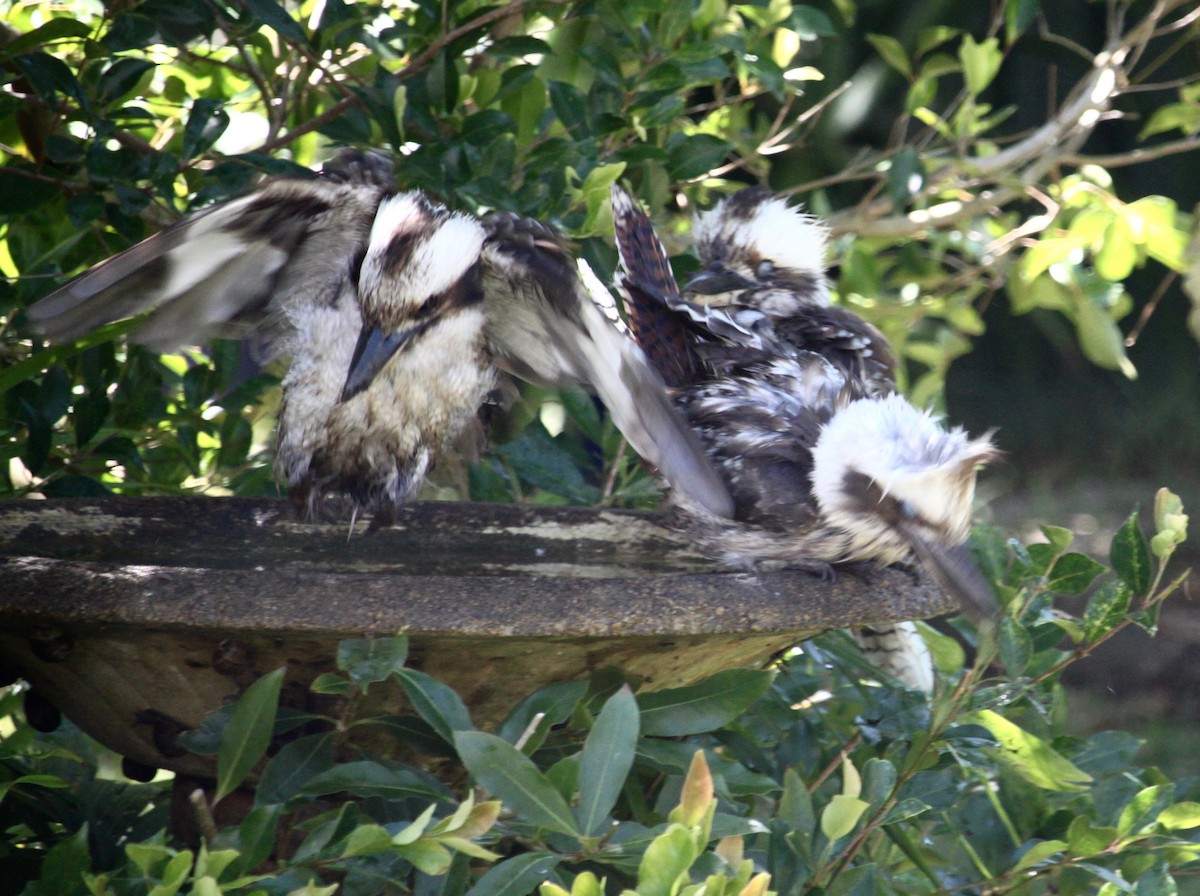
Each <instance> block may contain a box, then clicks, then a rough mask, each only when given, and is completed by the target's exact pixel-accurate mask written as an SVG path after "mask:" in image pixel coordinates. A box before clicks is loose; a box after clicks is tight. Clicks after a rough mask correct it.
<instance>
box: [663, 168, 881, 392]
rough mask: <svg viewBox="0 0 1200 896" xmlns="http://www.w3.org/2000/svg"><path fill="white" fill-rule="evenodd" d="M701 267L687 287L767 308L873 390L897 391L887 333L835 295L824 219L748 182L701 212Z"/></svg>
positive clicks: (732, 304)
mask: <svg viewBox="0 0 1200 896" xmlns="http://www.w3.org/2000/svg"><path fill="white" fill-rule="evenodd" d="M692 234H693V238H694V240H695V244H696V252H697V253H698V254H699V256H700V264H701V270H700V272H699V273H698V274H696V275H695V276H694V277H693V278H692V279H691V280H689V281H688V282H687V283H686V284H685V285H684V288H683V291H684V295H685V296H687V297H688V298H690V299H692V300H693V301H697V302H703V303H704V304H706V305H720V306H722V307H726V308H727V309H731V310H733V311H735V312H736V309H738V308H742V307H746V308H753V309H756V310H758V311H761V312H762V313H763V314H765V315H766V316H767V317H768V318H769V319H770V321H771V324H772V327H773V329H774V331H775V333H776V335H777V336H778V337H779V338H780V339H782V340H784V341H785V342H790V343H791V344H792V345H794V346H796V347H797V348H803V349H806V350H808V351H812V352H816V353H817V354H819V355H821V356H822V357H823V358H825V360H827V361H829V362H830V363H832V364H833V365H834V366H835V367H837V368H839V369H840V370H842V371H844V372H845V373H846V375H847V376H850V377H853V378H855V379H856V380H858V381H860V382H862V383H863V385H864V386H865V388H866V389H867V390H868V391H870V392H875V391H878V392H879V393H880V394H887V393H889V392H892V391H894V389H895V382H894V374H895V370H894V368H895V364H896V360H895V356H894V355H893V353H892V348H891V346H890V345H888V341H887V339H886V338H885V337H884V335H883V334H882V333H880V332H879V330H877V329H876V328H875V327H874V326H872V325H871V324H869V323H868V322H867V321H865V320H863V319H862V318H861V317H859V316H858V315H857V314H855V313H854V312H853V311H850V310H849V309H847V308H843V307H841V306H839V305H834V304H832V303H830V301H829V281H828V278H827V277H826V275H825V255H826V251H827V244H828V232H827V230H826V228H825V226H824V224H822V223H821V222H820V221H819V220H818V219H816V218H814V217H812V216H811V215H806V214H804V213H803V212H802V211H800V210H799V209H797V208H795V207H793V206H789V205H788V204H787V203H786V202H785V201H784V200H783V199H782V198H780V197H779V196H776V195H775V194H774V193H771V192H770V191H768V190H764V189H762V188H761V187H747V188H745V189H743V190H739V191H738V192H737V193H734V194H733V195H732V196H729V197H727V198H725V199H722V200H721V201H720V202H719V203H717V205H716V206H715V207H714V208H712V209H710V210H709V211H707V212H704V213H702V214H699V215H697V216H696V221H695V224H694V226H693V229H692Z"/></svg>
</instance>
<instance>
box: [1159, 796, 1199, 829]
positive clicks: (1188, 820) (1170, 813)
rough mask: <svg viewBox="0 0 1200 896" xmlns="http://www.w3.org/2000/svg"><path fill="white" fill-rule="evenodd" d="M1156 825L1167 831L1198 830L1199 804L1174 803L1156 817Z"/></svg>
mask: <svg viewBox="0 0 1200 896" xmlns="http://www.w3.org/2000/svg"><path fill="white" fill-rule="evenodd" d="M1158 823H1159V824H1160V825H1162V826H1163V827H1164V828H1166V829H1167V830H1168V831H1190V830H1191V829H1192V828H1200V803H1187V802H1185V803H1175V805H1173V806H1167V808H1165V809H1163V810H1162V812H1161V813H1159V816H1158Z"/></svg>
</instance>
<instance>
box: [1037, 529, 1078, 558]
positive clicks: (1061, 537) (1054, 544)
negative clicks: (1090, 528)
mask: <svg viewBox="0 0 1200 896" xmlns="http://www.w3.org/2000/svg"><path fill="white" fill-rule="evenodd" d="M1042 534H1043V535H1045V536H1046V541H1048V542H1050V547H1051V548H1053V549H1054V553H1055V554H1061V553H1062V552H1063V551H1065V550H1066V549H1067V548H1069V547H1070V546H1071V542H1072V541H1074V540H1075V533H1074V532H1072V531H1071V530H1070V529H1064V528H1063V527H1062V526H1042Z"/></svg>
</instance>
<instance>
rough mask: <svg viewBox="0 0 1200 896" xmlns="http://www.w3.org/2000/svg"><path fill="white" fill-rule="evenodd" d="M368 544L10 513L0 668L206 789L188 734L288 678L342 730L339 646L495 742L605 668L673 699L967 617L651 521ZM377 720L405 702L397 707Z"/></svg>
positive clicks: (460, 509)
mask: <svg viewBox="0 0 1200 896" xmlns="http://www.w3.org/2000/svg"><path fill="white" fill-rule="evenodd" d="M362 528H363V527H362V526H360V528H359V531H358V532H356V533H355V534H353V535H350V534H349V528H348V526H347V525H346V524H336V525H324V524H321V525H317V524H309V523H300V522H297V521H295V520H294V518H293V517H292V516H291V510H290V507H289V505H287V504H286V503H284V502H281V501H266V500H261V501H260V500H248V499H204V498H145V499H129V498H106V499H80V500H71V501H67V500H62V501H13V502H5V503H0V659H3V661H4V662H6V663H7V664H9V665H10V666H11V667H12V668H13V669H14V670H15V671H16V672H18V673H20V674H21V675H22V677H24V678H26V679H27V680H28V681H29V682H30V683H31V685H32V686H33V688H34V690H35V691H36V692H38V693H39V694H40V695H41V696H43V697H44V698H46V699H48V700H49V701H50V702H51V703H53V704H54V705H55V706H57V707H58V708H59V709H60V710H61V711H62V712H63V713H64V714H65V715H67V716H68V717H69V718H71V719H72V720H73V721H74V722H75V723H76V724H78V725H79V726H80V727H81V728H83V729H84V730H85V731H87V732H88V733H89V734H91V735H92V736H93V737H95V738H96V739H97V740H100V741H101V742H102V743H105V744H106V745H108V746H110V747H111V748H113V749H115V750H117V751H118V752H120V753H121V754H123V755H125V756H128V757H130V758H132V759H134V760H136V761H138V762H141V763H143V764H146V765H154V766H162V767H167V768H172V769H175V770H177V771H182V772H187V773H189V774H197V775H204V774H210V773H211V771H212V765H211V763H210V762H209V761H208V760H207V759H205V758H203V757H196V756H193V755H190V754H185V753H182V751H180V750H179V749H178V747H177V746H176V745H175V744H174V737H175V735H176V734H177V733H178V731H179V730H182V729H187V728H191V727H194V726H195V725H197V724H198V723H199V722H200V721H201V719H203V717H204V716H205V714H207V713H208V712H209V711H211V710H212V709H213V708H215V707H217V706H219V705H221V704H222V703H223V702H227V701H230V700H232V699H235V698H236V696H237V694H238V693H239V692H240V691H241V690H242V689H243V688H245V687H246V686H247V685H248V684H249V683H250V682H252V681H254V680H255V679H257V678H258V677H259V676H260V675H262V674H263V673H265V672H267V671H270V670H271V669H275V668H279V667H281V666H282V667H286V668H287V669H288V675H287V685H286V687H285V696H284V700H285V702H286V703H287V704H288V705H290V706H294V707H296V708H308V709H313V710H322V711H328V710H329V706H328V705H327V704H328V702H329V698H327V697H319V698H318V697H316V696H315V695H312V694H311V693H310V692H309V689H308V685H309V683H310V682H311V681H312V680H313V678H315V677H316V676H317V675H318V674H320V673H322V672H327V671H332V670H333V669H334V668H335V665H334V656H335V651H336V647H337V642H338V641H339V640H340V639H342V638H344V637H361V636H364V635H378V636H388V635H393V634H395V633H397V632H405V633H406V634H407V635H408V637H409V640H410V645H411V651H410V664H411V665H412V666H413V667H415V668H420V669H422V670H423V671H425V672H427V673H429V674H431V675H433V676H434V677H436V678H439V679H441V680H443V681H445V682H446V683H448V684H449V685H451V686H452V687H454V688H455V690H457V691H458V692H459V693H460V694H461V695H462V696H463V697H464V699H466V700H467V702H468V703H469V705H470V706H471V708H472V713H473V715H474V718H475V721H476V724H478V725H480V726H481V727H486V726H488V725H490V724H493V723H495V722H496V721H498V720H499V719H500V718H502V717H503V716H504V714H505V713H506V712H507V711H508V710H509V709H510V708H511V707H512V706H513V705H514V704H515V703H516V702H517V701H518V700H520V699H521V698H522V697H524V696H526V695H527V694H529V693H530V692H532V691H533V690H535V689H537V688H538V687H540V686H543V685H545V684H548V683H550V682H553V681H560V680H564V679H569V678H576V677H580V676H583V675H587V674H588V673H590V672H592V671H595V670H597V669H601V668H604V667H607V666H613V667H617V668H620V669H621V670H622V671H624V672H625V673H626V674H630V675H634V676H638V677H639V678H641V679H643V681H644V687H646V688H649V689H653V688H661V687H671V686H678V685H681V684H686V683H688V682H691V681H695V680H697V679H699V678H701V677H704V676H705V675H708V674H711V673H712V672H715V671H717V670H719V669H723V668H729V667H732V666H746V665H760V664H761V663H763V662H765V661H766V660H768V659H769V658H770V657H772V656H774V655H775V654H776V653H778V652H779V651H781V650H783V649H785V648H787V647H789V646H791V645H793V644H795V643H796V642H798V641H800V640H803V639H804V638H805V637H808V636H810V635H812V634H814V633H816V632H819V631H822V630H824V629H828V628H839V627H844V626H851V625H861V624H867V623H880V622H887V621H894V620H898V619H913V618H920V617H927V616H931V615H936V614H938V613H944V612H948V611H951V610H953V606H952V603H951V601H950V600H949V599H948V598H946V597H944V596H943V595H942V594H941V593H940V592H939V591H938V590H937V589H936V588H934V587H933V586H932V585H930V584H928V583H927V582H924V581H920V580H918V579H917V578H916V577H914V576H913V575H912V574H911V573H909V572H906V571H902V570H882V571H878V570H865V569H849V570H843V571H841V572H839V574H838V576H837V577H836V578H835V579H833V580H825V579H821V578H818V577H815V576H812V575H810V574H808V573H804V572H799V571H783V572H767V573H761V574H750V573H735V572H727V571H722V570H718V569H716V568H714V567H713V566H712V565H711V564H709V563H708V562H707V561H705V560H703V559H702V558H700V557H697V556H695V555H694V554H692V553H691V552H690V551H689V550H688V548H687V545H686V544H685V543H683V542H682V541H681V540H679V539H678V538H677V537H676V536H675V535H674V534H673V533H671V532H670V531H669V530H668V529H666V528H664V527H662V526H661V525H659V523H658V521H657V518H656V517H654V516H652V515H648V514H643V513H632V512H618V511H606V510H591V509H578V508H540V507H531V506H516V505H483V504H435V503H429V504H416V505H412V506H411V507H408V508H406V509H405V510H404V511H402V512H401V514H400V517H399V520H398V522H397V525H396V527H395V528H393V529H389V530H383V531H378V532H374V533H371V534H369V535H368V534H363V533H362V531H361V530H362ZM362 709H363V711H364V712H367V713H374V712H393V713H395V712H402V711H404V699H403V696H402V694H401V692H400V690H399V688H397V687H392V686H390V685H389V686H385V687H380V688H377V689H375V690H373V691H372V693H371V698H370V701H369V703H368V705H367V706H365V707H363V708H362ZM373 746H378V745H373Z"/></svg>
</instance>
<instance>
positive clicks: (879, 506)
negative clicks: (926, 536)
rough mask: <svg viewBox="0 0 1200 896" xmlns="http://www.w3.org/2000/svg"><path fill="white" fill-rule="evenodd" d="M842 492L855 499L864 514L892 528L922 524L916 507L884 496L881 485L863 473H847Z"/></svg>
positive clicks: (843, 480) (889, 496)
mask: <svg viewBox="0 0 1200 896" xmlns="http://www.w3.org/2000/svg"><path fill="white" fill-rule="evenodd" d="M842 491H843V492H844V493H845V494H846V495H847V496H848V497H852V498H854V499H855V502H856V503H857V504H858V508H859V510H860V511H861V512H862V513H864V514H871V515H872V516H876V517H879V518H880V519H882V520H883V521H884V522H885V523H887V524H888V525H890V526H897V525H899V524H901V523H904V524H909V523H916V522H922V520H921V515H920V514H919V513H918V512H917V510H916V508H915V507H913V506H912V505H911V504H909V503H908V502H907V501H898V500H897V499H896V498H894V497H892V496H891V495H887V494H884V492H883V488H882V487H881V486H880V485H879V483H878V482H876V481H875V480H874V479H872V478H871V477H870V476H867V475H865V474H863V473H858V472H855V471H850V472H848V473H846V475H845V476H844V477H842Z"/></svg>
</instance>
